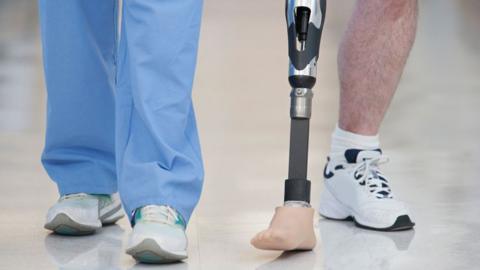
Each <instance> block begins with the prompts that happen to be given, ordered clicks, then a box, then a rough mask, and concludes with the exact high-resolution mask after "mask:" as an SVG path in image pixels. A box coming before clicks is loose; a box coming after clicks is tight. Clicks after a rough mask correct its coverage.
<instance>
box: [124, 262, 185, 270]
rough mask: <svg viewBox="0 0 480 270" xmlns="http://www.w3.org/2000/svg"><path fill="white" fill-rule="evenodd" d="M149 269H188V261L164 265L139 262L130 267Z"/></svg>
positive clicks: (140, 269) (135, 269)
mask: <svg viewBox="0 0 480 270" xmlns="http://www.w3.org/2000/svg"><path fill="white" fill-rule="evenodd" d="M148 269H168V270H187V269H188V263H184V262H180V263H174V264H164V265H150V264H140V263H137V264H136V265H134V266H133V267H132V268H130V270H148Z"/></svg>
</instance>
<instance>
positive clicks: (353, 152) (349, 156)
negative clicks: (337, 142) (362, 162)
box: [345, 148, 382, 163]
mask: <svg viewBox="0 0 480 270" xmlns="http://www.w3.org/2000/svg"><path fill="white" fill-rule="evenodd" d="M362 151H377V152H379V153H380V154H381V153H382V149H380V148H379V149H374V150H363V149H348V150H347V151H345V159H346V160H347V162H348V163H357V157H358V154H360V152H362Z"/></svg>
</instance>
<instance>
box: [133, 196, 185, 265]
mask: <svg viewBox="0 0 480 270" xmlns="http://www.w3.org/2000/svg"><path fill="white" fill-rule="evenodd" d="M132 223H133V226H134V227H133V232H132V234H131V236H130V241H129V244H128V248H127V254H129V255H131V256H133V258H135V259H136V260H137V261H139V262H143V263H172V262H177V261H180V260H183V259H186V258H187V257H188V256H187V245H188V241H187V235H186V234H185V227H186V224H185V220H184V219H183V218H182V216H181V215H180V214H179V213H178V212H177V211H176V210H175V209H173V208H171V207H169V206H164V205H148V206H144V207H142V208H139V209H137V210H136V211H135V214H134V217H133V222H132Z"/></svg>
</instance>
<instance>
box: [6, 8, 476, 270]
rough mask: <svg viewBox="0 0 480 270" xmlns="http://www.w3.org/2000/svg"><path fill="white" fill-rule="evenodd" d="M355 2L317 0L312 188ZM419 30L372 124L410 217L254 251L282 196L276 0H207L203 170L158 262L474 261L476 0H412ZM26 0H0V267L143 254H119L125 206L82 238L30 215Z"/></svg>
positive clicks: (35, 143) (38, 81) (33, 81)
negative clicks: (171, 244)
mask: <svg viewBox="0 0 480 270" xmlns="http://www.w3.org/2000/svg"><path fill="white" fill-rule="evenodd" d="M353 2H354V1H347V0H337V1H330V5H329V13H328V19H327V24H326V29H325V33H324V39H323V42H322V49H321V56H320V62H319V65H320V67H319V72H320V74H319V79H318V81H319V83H318V85H317V87H316V96H315V110H314V119H313V123H312V139H311V140H312V142H311V161H310V178H311V179H312V180H313V185H314V190H315V193H314V194H313V197H314V200H313V203H315V204H316V203H317V201H318V192H319V190H320V189H321V188H322V187H321V181H322V180H321V171H322V166H323V163H324V160H325V154H326V151H327V150H328V145H329V135H330V132H331V130H332V128H333V127H334V124H335V121H336V117H337V109H338V108H337V102H338V83H337V79H336V77H337V74H336V64H335V58H336V50H337V45H338V42H339V39H340V37H341V33H342V31H343V30H344V28H345V23H346V20H347V18H348V15H349V13H350V12H351V9H352V5H353ZM420 10H421V12H420V23H419V31H418V39H417V42H416V44H415V47H414V50H413V52H412V54H411V58H410V60H409V63H408V67H407V69H406V71H405V74H404V77H403V80H402V83H401V86H400V88H399V91H398V94H397V96H396V98H395V100H394V102H393V104H392V107H391V110H390V112H389V114H388V116H387V118H386V120H385V124H384V126H383V129H382V134H381V135H382V142H383V147H384V149H385V150H386V152H387V154H388V155H389V156H390V157H391V160H392V162H391V163H390V164H389V165H387V166H386V167H385V172H386V173H388V174H389V175H390V176H391V178H392V179H393V184H394V187H395V190H396V193H397V195H398V194H399V195H400V197H402V198H403V199H404V200H406V201H407V202H408V203H409V204H410V205H411V208H412V211H413V212H414V214H415V217H416V221H417V224H418V225H417V227H416V229H415V231H408V232H399V233H378V232H371V231H365V230H361V229H357V228H355V227H352V225H351V224H348V223H338V222H331V221H326V220H322V219H318V221H317V224H318V225H317V229H318V231H317V235H318V238H319V240H320V241H319V245H318V246H317V248H316V249H315V250H314V251H313V252H304V253H286V254H281V253H279V252H265V251H257V250H255V249H253V248H252V247H251V246H250V245H249V239H250V237H251V236H252V235H253V234H254V233H255V232H257V231H258V230H260V229H262V228H264V227H266V226H267V224H268V221H269V219H270V217H271V214H272V211H273V208H274V207H275V206H276V205H279V204H280V203H281V200H282V189H283V179H284V178H285V176H286V170H287V166H286V165H287V149H288V145H287V142H288V128H289V119H288V106H289V99H288V94H289V91H290V89H289V87H288V83H287V79H286V75H287V57H286V48H287V44H286V30H285V25H284V24H285V22H284V17H283V12H284V6H283V2H282V1H277V0H263V1H224V0H207V1H206V3H205V12H204V13H205V18H204V24H203V29H202V40H201V42H202V43H201V50H200V56H199V66H198V72H197V78H196V87H195V100H196V105H197V113H198V117H199V125H200V129H201V135H202V142H203V151H204V156H205V165H206V172H207V173H206V183H205V189H204V194H203V197H202V200H201V203H200V205H199V207H198V210H197V212H196V214H195V216H194V218H193V220H192V222H191V224H190V227H189V231H188V233H189V236H190V258H189V259H188V261H186V262H185V263H180V264H175V265H171V266H158V268H163V269H190V270H191V269H209V270H210V269H262V270H265V269H306V270H307V269H332V270H341V269H382V270H387V269H392V270H393V269H425V268H428V269H436V270H440V269H456V270H461V269H478V267H479V265H480V255H479V254H480V144H479V138H480V122H479V118H478V116H479V114H480V78H479V74H480V32H479V29H480V17H479V16H478V14H480V2H479V1H478V0H462V1H451V0H423V1H421V7H420ZM36 21H37V18H36V6H35V1H31V0H0V191H1V192H0V269H1V270H3V269H42V270H43V269H45V270H46V269H102V270H108V269H144V268H145V269H147V268H148V269H150V268H156V267H148V266H143V265H137V264H135V262H134V261H133V260H132V259H131V258H129V257H128V256H126V255H125V254H124V253H123V249H124V245H125V239H126V237H127V236H128V233H129V230H130V229H129V227H128V225H127V222H126V220H122V222H120V224H119V225H117V226H112V227H109V228H105V229H103V230H102V231H100V232H99V233H98V234H96V235H93V236H88V237H81V238H80V237H78V238H65V237H59V236H54V235H50V234H49V233H48V232H46V231H45V230H44V229H43V228H42V224H43V221H44V214H45V211H46V209H47V208H48V207H49V206H50V205H51V204H52V203H53V202H54V201H55V200H56V197H57V195H56V189H55V186H54V185H53V184H52V182H50V181H49V180H48V177H47V176H46V174H45V173H44V172H43V170H42V168H41V166H40V164H39V154H40V151H41V148H42V144H43V135H42V134H43V127H42V126H43V123H44V116H43V115H44V103H45V95H44V87H43V79H42V70H41V58H40V50H39V40H38V33H37V25H36Z"/></svg>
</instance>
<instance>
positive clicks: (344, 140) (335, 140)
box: [330, 125, 380, 156]
mask: <svg viewBox="0 0 480 270" xmlns="http://www.w3.org/2000/svg"><path fill="white" fill-rule="evenodd" d="M378 148H380V140H379V136H378V134H377V135H374V136H365V135H360V134H355V133H352V132H349V131H346V130H343V129H341V128H340V127H338V125H337V127H336V128H335V131H334V132H333V134H332V145H331V148H330V156H339V155H341V156H343V154H344V153H345V151H346V150H347V149H362V150H374V149H378Z"/></svg>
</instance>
